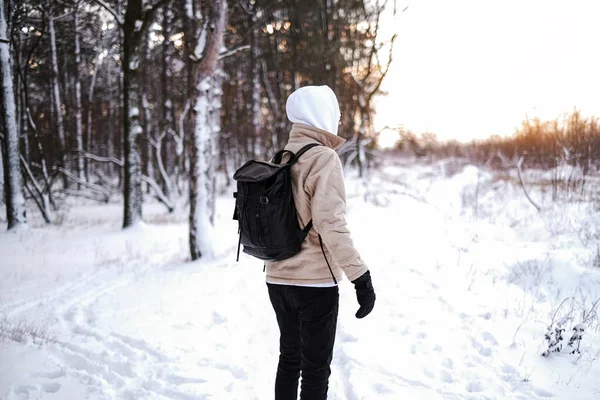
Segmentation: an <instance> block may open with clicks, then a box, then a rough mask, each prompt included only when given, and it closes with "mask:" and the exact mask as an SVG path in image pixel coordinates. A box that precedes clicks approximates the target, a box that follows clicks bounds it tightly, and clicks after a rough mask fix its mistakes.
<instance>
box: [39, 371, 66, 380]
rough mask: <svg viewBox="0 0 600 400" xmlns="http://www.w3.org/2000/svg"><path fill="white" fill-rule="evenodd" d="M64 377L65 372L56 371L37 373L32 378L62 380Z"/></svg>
mask: <svg viewBox="0 0 600 400" xmlns="http://www.w3.org/2000/svg"><path fill="white" fill-rule="evenodd" d="M65 375H66V374H65V371H63V370H62V369H59V370H57V371H52V372H38V373H36V374H34V375H33V376H34V377H36V378H47V379H58V378H62V377H63V376H65Z"/></svg>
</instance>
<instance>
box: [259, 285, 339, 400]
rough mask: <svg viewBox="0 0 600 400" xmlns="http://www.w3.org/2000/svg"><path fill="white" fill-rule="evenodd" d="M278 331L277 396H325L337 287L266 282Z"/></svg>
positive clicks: (281, 399) (278, 399)
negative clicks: (279, 335) (300, 382)
mask: <svg viewBox="0 0 600 400" xmlns="http://www.w3.org/2000/svg"><path fill="white" fill-rule="evenodd" d="M267 286H268V288H269V297H270V299H271V304H273V309H274V310H275V315H276V316H277V323H278V324H279V331H280V333H281V337H280V341H279V351H280V355H279V365H278V367H277V378H276V379H275V400H296V399H297V398H298V378H299V377H300V371H302V384H301V387H300V399H301V400H325V399H327V388H328V381H329V375H330V374H331V369H330V367H329V366H330V364H331V359H332V357H333V344H334V341H335V329H336V324H337V315H338V301H339V292H338V287H337V286H334V287H327V288H318V287H301V286H287V285H273V284H267Z"/></svg>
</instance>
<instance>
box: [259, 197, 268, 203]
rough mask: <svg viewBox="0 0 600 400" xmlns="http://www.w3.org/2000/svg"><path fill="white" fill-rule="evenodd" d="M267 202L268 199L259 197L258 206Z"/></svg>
mask: <svg viewBox="0 0 600 400" xmlns="http://www.w3.org/2000/svg"><path fill="white" fill-rule="evenodd" d="M268 202H269V198H268V197H261V198H260V204H267V203H268Z"/></svg>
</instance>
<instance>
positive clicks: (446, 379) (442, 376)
mask: <svg viewBox="0 0 600 400" xmlns="http://www.w3.org/2000/svg"><path fill="white" fill-rule="evenodd" d="M440 379H441V380H442V382H446V383H453V382H454V379H453V378H452V375H450V373H449V372H448V371H441V372H440Z"/></svg>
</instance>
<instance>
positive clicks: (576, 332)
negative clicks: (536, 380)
mask: <svg viewBox="0 0 600 400" xmlns="http://www.w3.org/2000/svg"><path fill="white" fill-rule="evenodd" d="M570 319H571V318H570V317H563V318H560V319H559V320H557V321H556V322H553V323H552V324H550V326H549V327H548V329H547V330H546V334H545V336H544V337H545V339H546V340H547V341H548V348H547V349H546V351H544V352H543V353H542V356H544V357H548V356H549V355H550V353H561V352H563V350H566V351H568V352H569V354H580V353H581V352H580V350H579V346H580V344H581V339H582V337H583V333H584V332H585V330H586V328H587V326H586V325H585V324H584V323H578V324H576V325H575V326H573V328H572V330H571V331H572V333H571V334H570V337H569V335H565V330H566V328H565V326H566V325H567V322H568V321H569V320H570ZM567 337H569V340H568V341H567V340H566V338H567Z"/></svg>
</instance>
